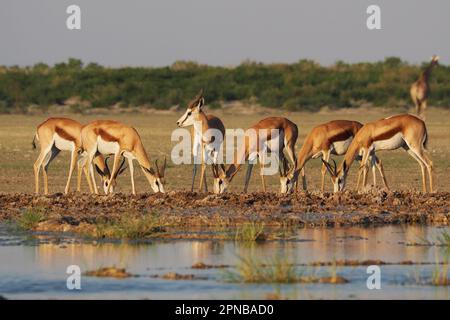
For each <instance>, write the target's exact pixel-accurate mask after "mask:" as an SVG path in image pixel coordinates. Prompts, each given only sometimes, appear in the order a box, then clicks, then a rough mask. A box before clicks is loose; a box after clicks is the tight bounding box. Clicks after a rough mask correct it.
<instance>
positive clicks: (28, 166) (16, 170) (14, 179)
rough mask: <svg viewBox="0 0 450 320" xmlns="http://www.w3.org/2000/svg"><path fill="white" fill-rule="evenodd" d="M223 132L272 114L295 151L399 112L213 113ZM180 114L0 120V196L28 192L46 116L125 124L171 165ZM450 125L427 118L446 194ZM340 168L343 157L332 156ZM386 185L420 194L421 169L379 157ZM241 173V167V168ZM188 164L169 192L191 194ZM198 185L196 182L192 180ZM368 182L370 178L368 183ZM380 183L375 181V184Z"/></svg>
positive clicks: (405, 158) (255, 183)
mask: <svg viewBox="0 0 450 320" xmlns="http://www.w3.org/2000/svg"><path fill="white" fill-rule="evenodd" d="M212 112H213V113H214V114H215V115H217V116H219V117H220V118H221V119H222V120H223V122H224V124H225V126H226V127H227V128H248V127H249V126H251V125H253V124H254V123H256V122H257V121H258V120H260V119H262V118H264V117H266V116H271V115H276V116H286V117H288V118H289V119H291V120H292V121H294V122H295V123H296V124H297V125H298V127H299V137H298V140H297V144H296V152H298V150H299V149H300V147H301V145H302V143H303V140H304V139H305V136H306V134H307V133H308V132H309V131H310V130H311V129H312V128H313V127H314V126H316V125H318V124H320V123H324V122H326V121H330V120H333V119H349V120H358V121H360V122H363V123H364V122H368V121H373V120H376V119H380V118H382V117H386V116H388V115H391V114H395V113H398V111H397V112H395V111H391V110H383V109H380V108H373V109H367V110H364V112H362V110H360V109H355V110H338V111H329V112H328V111H327V112H318V113H308V112H295V113H291V112H287V111H285V110H271V111H270V113H265V114H263V113H258V112H256V113H254V114H239V113H237V112H234V111H233V113H231V112H230V111H227V110H225V109H224V110H214V111H212ZM182 113H183V111H180V112H173V113H170V112H166V113H165V114H156V113H155V114H108V115H78V114H67V115H58V114H51V115H0V149H1V151H2V152H0V169H1V170H0V172H1V174H0V192H8V193H10V192H26V193H32V192H33V190H34V183H33V170H32V168H33V162H34V161H35V160H36V158H37V156H38V150H32V149H31V140H32V138H33V135H34V133H35V130H36V126H37V125H38V124H39V123H41V122H42V121H43V120H45V119H46V118H48V117H49V116H67V117H70V118H74V119H76V120H78V121H80V122H81V123H87V122H89V121H92V120H94V119H112V120H118V121H121V122H124V123H127V124H129V125H131V126H133V127H135V128H136V129H137V130H138V131H139V134H140V136H141V138H142V142H143V144H144V146H145V149H146V151H147V153H148V155H149V157H150V159H151V160H152V161H153V160H155V159H157V158H159V159H162V158H163V157H164V156H167V159H168V161H169V163H170V153H171V150H172V147H173V146H174V145H175V143H173V142H171V140H170V136H171V133H172V131H173V130H174V129H175V128H176V121H177V119H178V118H179V117H180V116H181V115H182ZM449 121H450V110H445V109H439V110H437V109H433V108H430V109H429V110H428V113H427V125H428V133H429V135H430V139H429V150H430V157H431V158H432V160H433V163H434V167H435V175H434V178H435V184H436V190H439V191H449V190H450V184H448V183H447V181H448V169H449V168H450V148H448V140H449V139H450V133H449V132H448V122H449ZM334 158H335V159H336V161H337V162H338V163H339V162H340V161H341V159H342V157H334ZM380 158H381V159H382V160H383V165H384V169H385V172H386V177H387V179H388V183H389V184H390V186H391V187H392V188H393V189H403V190H409V189H414V190H420V169H419V166H418V164H417V162H416V161H415V160H413V159H412V158H411V157H410V156H409V155H407V154H406V153H405V152H404V151H403V150H398V151H389V152H388V151H386V152H380ZM68 165H69V153H68V152H61V154H60V155H58V157H56V159H55V160H54V161H53V162H52V164H51V166H50V169H49V189H50V192H62V191H64V185H65V183H66V181H67V171H68V170H67V168H68ZM307 167H308V170H307V178H308V188H309V189H310V190H319V188H320V178H321V174H320V167H321V162H320V160H319V159H316V160H311V161H309V162H308V164H307ZM244 169H245V168H244ZM191 170H192V166H191V165H175V166H173V167H170V168H168V169H167V171H166V181H167V188H166V189H167V191H171V190H188V189H190V185H191V183H190V181H191V180H190V179H191V173H192V171H191ZM355 173H356V169H355V168H353V167H352V168H351V169H350V176H349V179H348V185H349V188H353V186H354V184H355V183H356V175H355ZM206 174H207V179H208V186H209V187H210V188H211V186H212V184H211V182H212V181H211V178H212V176H211V171H210V168H208V170H207V172H206ZM258 175H259V172H258V170H253V176H252V178H251V181H250V185H249V192H253V191H259V190H261V183H260V179H259V177H258ZM244 176H245V174H244V171H241V172H239V173H238V174H237V175H236V176H235V178H234V179H233V183H231V185H230V191H233V192H236V191H242V188H243V185H244ZM75 180H76V179H72V190H74V188H75V184H76V183H75ZM135 180H136V189H137V192H138V193H139V192H151V191H150V186H149V185H148V182H147V181H146V179H145V178H144V176H143V175H142V173H141V172H140V170H139V171H135ZM196 182H197V183H196V186H198V180H197V181H196ZM326 182H327V183H326V188H327V190H331V184H330V182H329V179H327V181H326ZM369 182H370V183H371V178H369ZM379 182H380V179H378V183H379ZM266 183H267V187H268V190H270V191H278V190H279V180H278V176H277V175H274V176H268V177H266ZM82 188H83V191H84V192H87V191H88V188H87V184H86V181H85V179H84V177H83V183H82ZM116 190H117V192H126V193H130V192H131V184H130V177H129V171H128V170H125V172H124V173H123V174H122V175H120V176H119V177H118V184H117V187H116Z"/></svg>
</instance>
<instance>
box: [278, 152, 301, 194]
mask: <svg viewBox="0 0 450 320" xmlns="http://www.w3.org/2000/svg"><path fill="white" fill-rule="evenodd" d="M278 169H279V173H280V193H292V192H293V191H294V189H295V183H296V180H297V178H298V172H297V171H296V170H295V166H292V168H291V169H289V164H288V161H287V159H286V158H285V157H283V159H282V160H281V161H280V165H279V168H278Z"/></svg>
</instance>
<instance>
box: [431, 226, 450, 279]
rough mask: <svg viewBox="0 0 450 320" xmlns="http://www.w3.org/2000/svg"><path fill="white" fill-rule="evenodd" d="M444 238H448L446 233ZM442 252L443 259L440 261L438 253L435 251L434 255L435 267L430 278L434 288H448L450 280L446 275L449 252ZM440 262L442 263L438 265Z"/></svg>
mask: <svg viewBox="0 0 450 320" xmlns="http://www.w3.org/2000/svg"><path fill="white" fill-rule="evenodd" d="M445 236H448V233H445V235H444V237H445ZM444 239H446V238H444ZM442 251H444V257H443V258H442V259H441V258H440V253H439V251H438V250H436V254H435V260H436V267H435V269H434V271H433V274H432V277H431V284H432V285H434V286H450V278H449V274H448V271H449V268H448V264H449V257H450V251H449V250H445V249H444V250H442ZM441 261H442V263H440V262H441Z"/></svg>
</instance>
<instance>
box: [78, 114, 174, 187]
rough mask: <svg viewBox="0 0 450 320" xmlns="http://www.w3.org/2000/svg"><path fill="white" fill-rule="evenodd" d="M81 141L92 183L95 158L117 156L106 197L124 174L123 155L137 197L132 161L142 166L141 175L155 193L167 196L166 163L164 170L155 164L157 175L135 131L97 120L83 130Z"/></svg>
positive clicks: (113, 122) (114, 123) (115, 122)
mask: <svg viewBox="0 0 450 320" xmlns="http://www.w3.org/2000/svg"><path fill="white" fill-rule="evenodd" d="M81 141H82V145H83V149H84V150H85V151H86V152H87V157H88V158H87V161H88V162H87V165H88V167H89V172H90V175H91V178H92V180H94V179H93V177H94V171H93V168H92V161H93V159H94V157H95V156H96V155H97V154H103V155H111V154H112V155H114V162H113V168H112V171H111V178H110V183H109V185H108V188H107V193H109V192H110V189H109V188H110V186H111V184H113V182H114V181H115V180H116V178H117V175H118V174H119V173H120V171H121V167H122V165H119V160H120V156H121V155H122V156H123V157H125V158H127V159H128V166H129V167H130V175H131V188H132V193H133V194H136V189H135V186H134V167H133V160H135V159H136V160H137V162H138V163H139V165H140V167H141V169H142V172H144V175H145V177H146V178H147V180H148V182H149V183H150V186H151V187H152V189H153V191H154V192H164V172H165V169H166V159H164V164H163V167H162V169H160V168H159V166H158V160H156V161H155V165H156V171H155V170H154V169H153V168H152V166H151V164H150V160H149V158H148V156H147V153H146V152H145V149H144V146H143V144H142V141H141V138H140V136H139V134H138V132H137V131H136V129H134V128H132V127H129V126H126V125H124V124H122V123H120V122H117V121H112V120H96V121H93V122H91V123H89V124H87V125H86V126H84V127H83V129H82V130H81ZM122 164H123V162H122ZM93 183H94V190H95V192H96V193H98V191H97V186H96V184H95V180H94V181H93Z"/></svg>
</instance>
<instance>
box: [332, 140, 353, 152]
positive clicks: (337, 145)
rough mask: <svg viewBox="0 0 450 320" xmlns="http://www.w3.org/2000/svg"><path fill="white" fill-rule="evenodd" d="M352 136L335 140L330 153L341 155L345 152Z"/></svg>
mask: <svg viewBox="0 0 450 320" xmlns="http://www.w3.org/2000/svg"><path fill="white" fill-rule="evenodd" d="M352 140H353V137H350V138H348V139H347V140H342V141H335V142H333V144H332V147H333V148H332V153H333V154H335V155H338V156H340V155H343V154H345V153H346V152H347V149H348V147H349V146H350V143H352Z"/></svg>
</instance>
